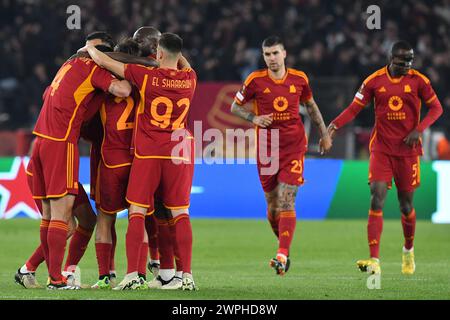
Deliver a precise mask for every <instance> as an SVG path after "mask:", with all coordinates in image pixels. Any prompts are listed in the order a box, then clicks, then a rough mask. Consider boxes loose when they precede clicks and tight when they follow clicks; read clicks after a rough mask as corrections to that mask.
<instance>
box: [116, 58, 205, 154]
mask: <svg viewBox="0 0 450 320" xmlns="http://www.w3.org/2000/svg"><path fill="white" fill-rule="evenodd" d="M125 79H127V80H128V81H130V82H132V83H133V84H134V85H136V86H137V87H138V88H139V94H140V102H139V106H138V109H137V112H136V129H135V136H134V144H135V146H134V147H135V149H134V155H135V156H136V157H137V158H160V159H171V158H177V157H176V156H172V151H173V150H174V148H175V147H176V146H177V145H178V144H179V143H180V142H179V141H172V139H171V137H172V133H173V131H175V130H183V135H182V136H184V137H189V138H191V137H192V135H191V133H190V132H189V131H188V130H187V129H186V119H187V115H188V112H189V107H190V105H191V101H192V98H193V96H194V91H195V87H196V83H197V75H196V74H195V71H194V70H192V69H183V70H174V69H164V68H151V67H144V66H141V65H133V64H127V65H125ZM183 159H184V158H183Z"/></svg>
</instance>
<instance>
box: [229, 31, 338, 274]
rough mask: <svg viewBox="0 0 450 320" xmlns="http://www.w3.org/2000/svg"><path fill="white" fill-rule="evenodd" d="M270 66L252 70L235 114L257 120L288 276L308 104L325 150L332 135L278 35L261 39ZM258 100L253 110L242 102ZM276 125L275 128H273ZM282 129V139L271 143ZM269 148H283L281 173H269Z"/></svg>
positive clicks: (280, 259) (279, 262)
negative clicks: (288, 62)
mask: <svg viewBox="0 0 450 320" xmlns="http://www.w3.org/2000/svg"><path fill="white" fill-rule="evenodd" d="M262 51H263V57H264V61H265V63H266V65H267V69H263V70H259V71H255V72H253V73H251V74H250V75H249V76H248V78H247V80H245V82H244V86H243V88H242V90H241V91H239V92H238V93H237V94H236V97H235V101H234V102H233V104H232V106H231V112H232V113H234V114H235V115H237V116H239V117H241V118H243V119H245V120H247V121H250V122H252V123H253V124H255V125H256V130H257V134H256V136H257V146H258V148H257V164H258V174H259V178H260V180H261V184H262V187H263V190H264V193H265V197H266V202H267V217H268V219H269V222H270V224H271V227H272V230H273V232H274V233H275V235H276V237H277V239H278V240H279V247H278V250H277V254H276V257H275V258H274V259H272V260H271V261H270V266H271V267H273V268H274V269H275V271H276V273H277V274H279V275H284V274H285V272H286V271H287V270H288V268H289V265H290V260H289V251H290V246H291V242H292V238H293V236H294V230H295V225H296V211H295V198H296V195H297V191H298V187H299V186H300V185H302V184H303V182H304V180H303V164H304V159H305V152H306V150H307V144H308V142H307V137H306V134H305V130H304V127H303V123H302V121H301V118H300V115H299V106H300V104H304V105H305V106H306V109H307V111H308V114H309V116H310V117H311V119H312V121H313V122H314V124H315V126H316V127H317V128H318V129H319V133H320V136H321V140H320V149H321V152H322V153H324V152H328V150H329V149H330V148H331V139H330V137H329V136H328V133H327V130H326V126H325V124H324V122H323V119H322V115H321V113H320V111H319V108H318V106H317V104H316V102H315V101H314V99H313V95H312V91H311V88H310V86H309V81H308V77H307V76H306V74H305V73H303V72H302V71H299V70H295V69H290V68H286V66H285V59H286V50H285V49H284V45H283V43H282V42H281V40H280V39H279V38H278V37H269V38H267V39H265V40H264V42H263V43H262ZM249 101H253V102H254V110H253V111H254V112H250V111H247V110H246V109H245V108H244V107H242V105H244V104H245V103H247V102H249ZM261 128H266V129H268V130H267V142H265V141H262V143H260V141H259V140H260V139H261V140H262V139H263V138H262V135H261V134H260V131H262V130H261ZM274 129H275V130H274ZM276 130H278V131H279V141H272V135H274V132H275V131H276ZM263 145H264V146H265V145H267V147H268V150H276V149H277V147H279V156H278V157H277V156H276V155H272V157H274V158H273V159H272V162H271V163H273V161H276V162H278V163H279V166H278V170H276V172H273V173H270V174H267V173H265V172H264V171H265V169H267V167H268V166H267V162H266V163H264V162H265V161H264V160H263V159H262V158H263V155H262V152H261V151H260V150H261V146H263Z"/></svg>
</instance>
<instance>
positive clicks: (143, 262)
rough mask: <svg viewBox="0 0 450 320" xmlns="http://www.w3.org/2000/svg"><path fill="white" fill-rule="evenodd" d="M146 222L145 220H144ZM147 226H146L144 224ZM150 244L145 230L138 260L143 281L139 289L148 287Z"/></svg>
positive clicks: (140, 277)
mask: <svg viewBox="0 0 450 320" xmlns="http://www.w3.org/2000/svg"><path fill="white" fill-rule="evenodd" d="M150 214H151V215H153V213H147V215H146V216H148V215H150ZM144 224H145V222H144ZM144 228H145V226H144ZM148 248H149V245H148V234H147V232H145V231H144V240H143V241H142V244H141V249H140V250H139V262H138V277H139V281H140V283H141V286H140V288H139V289H148V283H147V260H148V253H149V249H148Z"/></svg>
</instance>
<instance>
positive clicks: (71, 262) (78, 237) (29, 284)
mask: <svg viewBox="0 0 450 320" xmlns="http://www.w3.org/2000/svg"><path fill="white" fill-rule="evenodd" d="M88 44H91V45H104V46H108V47H110V50H111V51H112V48H113V46H114V42H113V41H112V38H111V36H110V35H109V34H108V33H106V32H101V31H97V32H93V33H90V34H89V35H87V36H86V45H88ZM44 97H45V94H44V95H43V98H44ZM27 175H28V185H29V187H30V190H31V188H32V183H33V182H32V179H33V178H32V177H33V166H32V161H30V162H29V164H28V166H27ZM79 191H80V192H79V193H78V195H77V197H76V199H75V201H74V205H73V217H72V218H71V219H70V221H69V230H68V234H67V237H68V238H69V237H71V236H72V235H73V237H72V239H71V241H70V245H69V250H68V256H67V259H66V264H65V267H64V272H63V275H64V276H66V277H67V278H68V280H71V276H72V279H73V280H74V281H72V283H75V280H76V279H74V278H73V275H71V274H70V271H69V269H71V268H73V266H76V265H78V263H79V261H80V260H81V258H82V256H83V255H84V252H85V250H86V248H87V244H88V243H89V240H90V238H91V235H92V232H93V230H94V228H95V221H96V217H95V213H94V211H93V210H92V207H91V204H90V203H89V199H88V197H87V195H86V192H85V190H84V188H83V187H82V186H81V185H80V184H79ZM35 202H36V204H37V206H38V208H39V211H40V212H41V213H42V201H41V200H40V199H35ZM75 217H76V220H78V225H77V221H76V220H75ZM43 224H44V227H45V226H48V224H49V222H48V221H45V220H44V221H43ZM44 260H45V258H44V253H43V251H42V247H41V246H40V245H39V246H38V248H36V250H35V251H34V252H33V254H32V255H31V256H30V257H29V259H28V260H27V261H26V263H25V264H24V265H23V266H22V267H21V268H19V269H18V270H17V272H16V274H15V277H14V279H15V282H16V283H18V284H21V285H22V286H23V287H24V288H38V287H39V284H38V283H37V281H36V275H35V272H36V269H37V268H38V267H39V265H40V264H41V263H42V262H44Z"/></svg>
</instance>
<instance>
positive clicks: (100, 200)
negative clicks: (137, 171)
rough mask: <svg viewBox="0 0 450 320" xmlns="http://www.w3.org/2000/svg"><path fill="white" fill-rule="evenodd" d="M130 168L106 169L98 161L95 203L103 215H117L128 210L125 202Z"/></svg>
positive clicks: (101, 162)
mask: <svg viewBox="0 0 450 320" xmlns="http://www.w3.org/2000/svg"><path fill="white" fill-rule="evenodd" d="M130 169H131V167H130V166H129V165H128V166H123V167H117V168H108V167H107V166H105V164H104V163H103V161H100V164H99V166H98V171H97V188H96V195H95V203H96V204H97V206H98V207H99V208H100V209H101V210H102V211H103V212H105V213H111V214H114V213H117V212H119V211H122V210H124V209H126V208H128V202H127V201H126V200H125V197H126V194H127V185H128V178H129V176H130Z"/></svg>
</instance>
